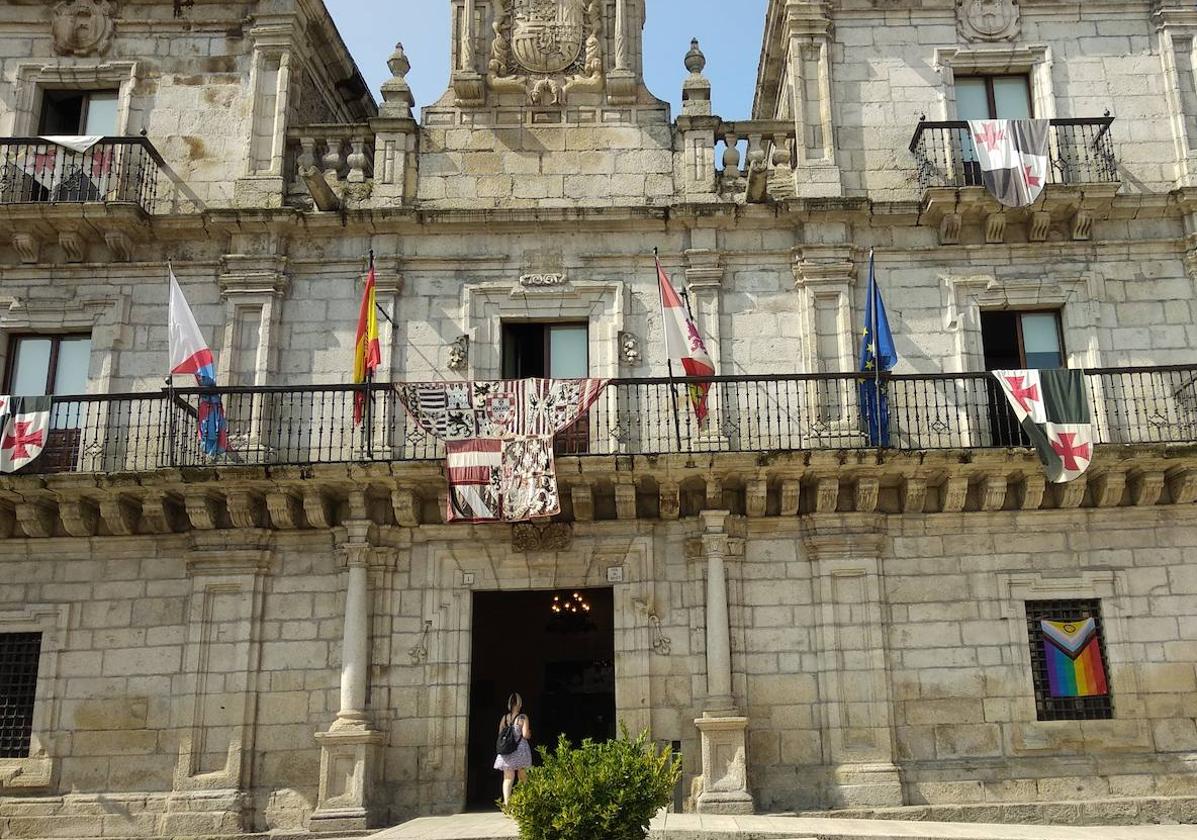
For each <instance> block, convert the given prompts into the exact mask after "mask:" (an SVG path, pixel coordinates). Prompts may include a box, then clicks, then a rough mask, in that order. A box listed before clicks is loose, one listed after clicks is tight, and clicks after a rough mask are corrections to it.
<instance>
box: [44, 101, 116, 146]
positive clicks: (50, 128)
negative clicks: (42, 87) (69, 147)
mask: <svg viewBox="0 0 1197 840" xmlns="http://www.w3.org/2000/svg"><path fill="white" fill-rule="evenodd" d="M119 101H120V100H119V94H118V93H117V91H115V90H87V91H82V90H47V91H46V92H45V94H44V95H43V97H42V113H41V120H40V123H39V125H38V134H39V135H41V136H43V137H45V136H56V135H67V136H78V135H92V136H95V137H110V136H112V135H114V134H116V117H117V110H118V107H119Z"/></svg>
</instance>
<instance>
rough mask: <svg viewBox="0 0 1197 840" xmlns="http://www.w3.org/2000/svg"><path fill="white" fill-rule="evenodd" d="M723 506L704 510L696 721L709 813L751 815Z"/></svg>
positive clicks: (701, 801) (702, 797)
mask: <svg viewBox="0 0 1197 840" xmlns="http://www.w3.org/2000/svg"><path fill="white" fill-rule="evenodd" d="M729 515H730V514H729V513H728V512H727V511H725V510H708V511H703V512H702V513H701V514H700V519H701V522H702V530H703V534H702V553H703V557H704V558H705V559H706V561H707V601H706V623H707V627H706V639H707V644H706V648H707V697H706V702H705V707H704V710H703V714H702V717H701V718H699V719H698V720H696V721H694V725H695V726H697V727H698V731H699V733H700V734H701V736H702V778H703V785H702V793H700V794H699V796H698V805H697V807H698V811H699V812H700V813H705V814H751V813H753V812H754V810H755V807H754V805H753V801H752V794H751V793H749V792H748V744H747V733H748V718H746V717H743V716H742V715H739V714H737V712H736V704H735V699H734V698H733V696H732V665H731V628H730V625H729V623H728V610H727V574H726V570H725V568H724V558H725V557H726V556H727V529H726V523H727V517H728V516H729Z"/></svg>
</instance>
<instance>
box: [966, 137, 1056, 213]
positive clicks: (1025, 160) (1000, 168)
mask: <svg viewBox="0 0 1197 840" xmlns="http://www.w3.org/2000/svg"><path fill="white" fill-rule="evenodd" d="M1050 126H1051V122H1050V121H1049V120H969V123H968V130H969V134H971V135H972V140H973V147H974V148H975V149H976V153H977V163H978V164H979V165H980V167H981V180H982V182H983V183H984V184H985V189H987V190H988V191H989V192H990V194H992V195H993V197H994V198H996V199H997V200H998V201H999V202H1001V203H1002V204H1004V205H1006V206H1007V207H1027V206H1030V205H1031V204H1034V203H1035V199H1037V198H1039V193H1041V192H1043V186H1044V184H1046V183H1047V168H1048V132H1049V131H1050Z"/></svg>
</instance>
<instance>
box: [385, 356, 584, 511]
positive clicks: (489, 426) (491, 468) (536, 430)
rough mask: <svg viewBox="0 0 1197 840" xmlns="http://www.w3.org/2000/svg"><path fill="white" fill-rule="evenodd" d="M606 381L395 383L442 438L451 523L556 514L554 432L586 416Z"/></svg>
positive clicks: (423, 424) (409, 406) (427, 428)
mask: <svg viewBox="0 0 1197 840" xmlns="http://www.w3.org/2000/svg"><path fill="white" fill-rule="evenodd" d="M606 386H607V380H605V379H521V380H503V381H493V382H429V383H414V384H404V385H397V386H395V387H396V390H397V391H398V393H399V399H400V401H401V402H402V403H403V405H404V407H406V408H407V411H408V413H410V414H411V416H412V417H413V418H414V419H415V421H416V423H417V424H418V425H419V426H420V428H421V429H423V430H424V431H425V432H427V433H428V434H430V435H433V436H435V437H437V438H440V439H441V440H443V441H445V453H446V457H445V460H446V471H447V473H448V479H449V504H448V510H447V511H446V519H447V521H449V522H524V521H527V520H529V519H538V518H541V517H546V516H554V515H556V514H558V513H560V512H561V496H560V493H559V492H558V490H557V476H556V473H555V465H554V461H553V436H554V435H556V434H557V433H558V432H562V431H564V430H566V429H568V428H569V427H570V426H572V425H573V424H574V423H576V422H578V420H579V419H580V418H581V417H582V416H583V415H585V414H586V412H587V411H588V410H589V409H590V406H591V405H593V404H594V401H595V400H596V399H598V397H599V395H600V394H601V393H602V392H603V389H604V388H605V387H606Z"/></svg>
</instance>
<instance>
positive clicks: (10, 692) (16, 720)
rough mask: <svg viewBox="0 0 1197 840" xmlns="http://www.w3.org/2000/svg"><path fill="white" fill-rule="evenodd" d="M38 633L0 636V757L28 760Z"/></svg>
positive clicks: (2, 634) (37, 654)
mask: <svg viewBox="0 0 1197 840" xmlns="http://www.w3.org/2000/svg"><path fill="white" fill-rule="evenodd" d="M41 651H42V634H41V633H0V758H28V757H29V743H30V739H31V738H32V737H33V701H34V698H35V696H36V694H37V666H38V660H39V658H40V657H41Z"/></svg>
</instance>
